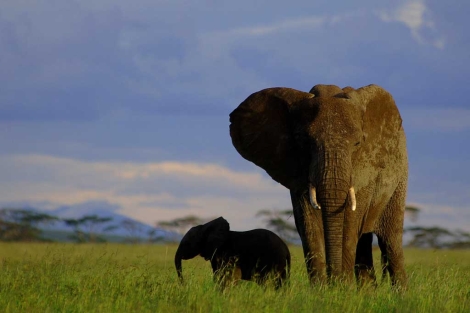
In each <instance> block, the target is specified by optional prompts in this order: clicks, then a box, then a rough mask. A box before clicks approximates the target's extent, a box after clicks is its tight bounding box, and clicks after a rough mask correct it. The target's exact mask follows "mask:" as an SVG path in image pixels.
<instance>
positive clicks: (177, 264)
mask: <svg viewBox="0 0 470 313" xmlns="http://www.w3.org/2000/svg"><path fill="white" fill-rule="evenodd" d="M182 259H183V257H182V253H181V250H180V247H178V250H176V254H175V267H176V273H177V274H178V278H179V280H180V282H181V283H182V282H183V268H182V266H181V260H182Z"/></svg>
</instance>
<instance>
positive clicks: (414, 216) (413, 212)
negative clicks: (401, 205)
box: [405, 205, 421, 222]
mask: <svg viewBox="0 0 470 313" xmlns="http://www.w3.org/2000/svg"><path fill="white" fill-rule="evenodd" d="M419 212H421V209H420V208H418V207H416V206H413V205H407V206H405V216H408V217H409V218H410V220H411V221H412V222H416V221H417V220H418V215H419Z"/></svg>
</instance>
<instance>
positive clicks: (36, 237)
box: [0, 208, 163, 243]
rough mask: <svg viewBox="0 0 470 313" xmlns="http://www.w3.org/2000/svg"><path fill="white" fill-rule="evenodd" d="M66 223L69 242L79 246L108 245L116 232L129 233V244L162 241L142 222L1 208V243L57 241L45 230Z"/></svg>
mask: <svg viewBox="0 0 470 313" xmlns="http://www.w3.org/2000/svg"><path fill="white" fill-rule="evenodd" d="M57 223H63V224H64V225H65V226H67V228H68V229H69V234H68V239H69V240H71V241H74V242H77V243H85V242H106V241H108V238H110V237H109V236H110V235H111V233H112V232H113V231H114V230H117V229H118V228H122V229H124V230H125V231H126V234H127V235H126V236H124V240H123V241H126V242H130V243H138V242H144V241H145V242H157V241H161V240H162V239H163V238H162V237H161V236H158V235H157V229H156V228H152V229H150V230H143V229H142V226H141V224H140V223H138V222H136V221H134V220H132V219H125V220H122V221H120V222H118V223H115V222H114V221H113V218H112V217H102V216H98V215H96V214H92V215H84V216H82V217H79V218H59V217H57V216H54V215H50V214H46V213H43V212H38V211H34V210H27V209H16V208H2V209H0V241H38V242H41V241H54V240H53V239H51V238H50V237H48V236H45V233H46V232H45V231H44V228H46V227H48V226H51V225H54V224H57Z"/></svg>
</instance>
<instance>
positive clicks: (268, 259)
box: [175, 217, 290, 289]
mask: <svg viewBox="0 0 470 313" xmlns="http://www.w3.org/2000/svg"><path fill="white" fill-rule="evenodd" d="M197 255H200V256H202V257H203V258H204V259H205V260H206V261H207V260H210V261H211V265H212V270H213V272H214V278H215V280H216V281H217V282H219V283H221V285H222V287H224V286H225V285H226V284H227V283H228V282H230V281H234V280H238V279H244V280H251V281H255V282H257V283H258V284H263V283H264V282H266V280H267V279H268V278H269V277H273V278H274V284H275V288H276V289H278V288H279V287H281V286H282V283H283V281H284V280H286V279H287V278H288V276H289V271H290V252H289V249H288V248H287V245H286V244H285V243H284V242H283V241H282V239H281V238H279V237H278V236H277V235H276V234H274V233H273V232H271V231H269V230H267V229H253V230H249V231H243V232H238V231H230V226H229V223H228V222H227V221H226V220H225V219H224V218H223V217H219V218H217V219H215V220H213V221H210V222H208V223H206V224H204V225H199V226H195V227H193V228H191V229H190V230H189V231H188V232H187V233H186V235H184V237H183V239H182V240H181V243H180V245H179V247H178V250H177V251H176V255H175V266H176V272H177V273H178V277H179V278H180V280H181V281H183V276H182V268H181V260H188V259H192V258H194V257H196V256H197Z"/></svg>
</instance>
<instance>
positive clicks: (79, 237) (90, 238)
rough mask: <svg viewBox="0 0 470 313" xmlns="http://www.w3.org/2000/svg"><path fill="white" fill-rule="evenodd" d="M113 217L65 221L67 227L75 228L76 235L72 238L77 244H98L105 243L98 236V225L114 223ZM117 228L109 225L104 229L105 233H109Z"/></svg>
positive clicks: (93, 216)
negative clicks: (99, 242)
mask: <svg viewBox="0 0 470 313" xmlns="http://www.w3.org/2000/svg"><path fill="white" fill-rule="evenodd" d="M112 219H113V218H112V217H99V216H98V215H96V214H93V215H85V216H83V217H81V218H78V219H73V218H69V219H64V220H63V221H64V222H65V224H66V225H67V226H70V227H72V228H73V231H74V234H73V235H72V236H71V238H72V239H73V240H75V241H77V242H97V241H104V239H103V238H102V237H100V236H98V234H97V232H96V228H97V227H98V225H101V224H104V223H108V222H110V221H112ZM116 227H117V226H114V225H109V226H107V227H105V228H104V229H103V232H108V231H111V230H113V229H115V228H116Z"/></svg>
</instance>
